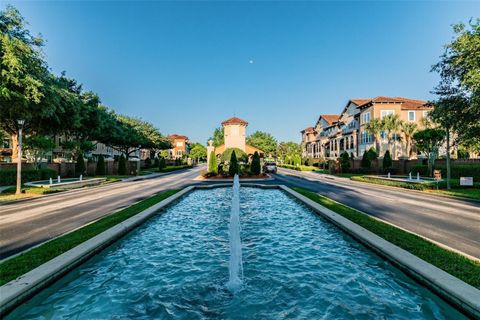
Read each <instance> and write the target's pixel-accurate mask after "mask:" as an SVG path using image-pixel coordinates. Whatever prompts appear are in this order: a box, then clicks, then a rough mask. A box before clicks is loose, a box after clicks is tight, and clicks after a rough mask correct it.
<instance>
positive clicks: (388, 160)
mask: <svg viewBox="0 0 480 320" xmlns="http://www.w3.org/2000/svg"><path fill="white" fill-rule="evenodd" d="M382 167H383V170H384V171H385V170H388V169H390V168H391V167H392V156H391V155H390V151H388V150H387V151H385V155H384V156H383V163H382Z"/></svg>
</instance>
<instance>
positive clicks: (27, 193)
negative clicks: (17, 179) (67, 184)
mask: <svg viewBox="0 0 480 320" xmlns="http://www.w3.org/2000/svg"><path fill="white" fill-rule="evenodd" d="M15 191H16V187H10V188H8V189H5V190H3V192H2V193H0V202H7V201H13V200H18V199H24V198H31V197H35V196H38V195H43V194H50V193H57V192H62V191H64V190H62V189H53V188H38V187H22V192H23V193H22V194H20V195H16V194H15Z"/></svg>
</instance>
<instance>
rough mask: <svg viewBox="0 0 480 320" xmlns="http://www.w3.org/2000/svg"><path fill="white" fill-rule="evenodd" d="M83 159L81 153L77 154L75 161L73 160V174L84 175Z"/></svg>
mask: <svg viewBox="0 0 480 320" xmlns="http://www.w3.org/2000/svg"><path fill="white" fill-rule="evenodd" d="M85 170H86V168H85V160H84V159H83V154H81V153H80V154H79V155H78V157H77V162H75V175H76V176H77V177H79V176H80V175H81V174H82V175H85Z"/></svg>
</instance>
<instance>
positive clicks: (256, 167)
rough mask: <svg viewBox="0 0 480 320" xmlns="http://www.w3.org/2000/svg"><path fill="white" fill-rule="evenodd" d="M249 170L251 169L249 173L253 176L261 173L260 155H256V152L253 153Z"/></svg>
mask: <svg viewBox="0 0 480 320" xmlns="http://www.w3.org/2000/svg"><path fill="white" fill-rule="evenodd" d="M250 169H251V171H252V173H253V174H254V175H259V174H260V171H261V168H260V155H259V154H258V152H257V151H255V153H254V154H253V157H252V165H251V167H250Z"/></svg>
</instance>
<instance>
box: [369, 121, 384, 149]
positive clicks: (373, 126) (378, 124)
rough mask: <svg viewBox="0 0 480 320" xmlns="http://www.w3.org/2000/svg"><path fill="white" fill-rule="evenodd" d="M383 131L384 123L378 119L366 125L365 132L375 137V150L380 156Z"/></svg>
mask: <svg viewBox="0 0 480 320" xmlns="http://www.w3.org/2000/svg"><path fill="white" fill-rule="evenodd" d="M382 130H383V124H382V121H381V120H380V119H378V118H375V119H372V120H370V122H368V123H367V124H366V125H365V131H366V132H367V133H368V134H371V135H372V136H373V139H374V140H375V150H376V151H378V154H380V152H381V150H382V149H381V148H382V145H381V144H380V138H381V136H380V135H381V133H382Z"/></svg>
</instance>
